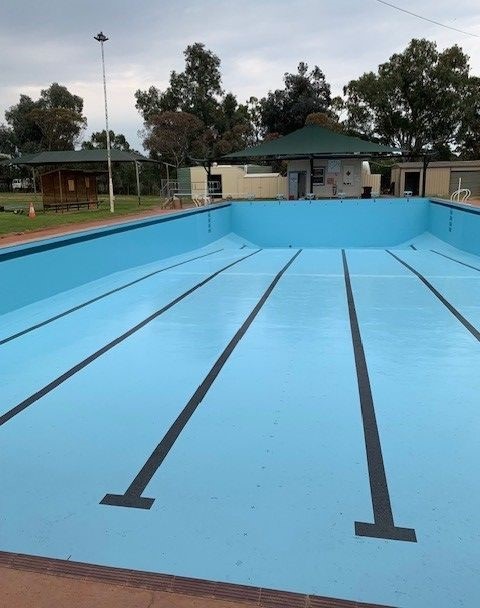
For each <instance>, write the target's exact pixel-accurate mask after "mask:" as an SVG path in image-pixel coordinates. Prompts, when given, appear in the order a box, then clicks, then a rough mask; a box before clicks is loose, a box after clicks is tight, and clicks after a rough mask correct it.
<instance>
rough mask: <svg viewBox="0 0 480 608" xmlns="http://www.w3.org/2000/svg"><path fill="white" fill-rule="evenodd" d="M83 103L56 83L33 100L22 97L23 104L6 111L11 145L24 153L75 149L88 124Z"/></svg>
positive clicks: (79, 98) (20, 102) (19, 103)
mask: <svg viewBox="0 0 480 608" xmlns="http://www.w3.org/2000/svg"><path fill="white" fill-rule="evenodd" d="M82 112H83V100H82V98H81V97H78V95H73V94H72V93H70V92H69V91H68V89H67V88H66V87H64V86H62V85H59V84H58V83H56V82H54V83H53V84H52V85H50V87H49V88H48V89H43V90H42V91H41V93H40V98H39V99H38V100H37V101H33V100H32V99H31V98H30V97H29V96H28V95H20V100H19V102H18V103H17V104H16V105H14V106H12V107H11V108H9V109H8V110H7V111H6V112H5V119H6V122H7V125H8V127H4V129H5V128H6V129H10V131H9V133H10V135H9V137H10V139H11V145H12V146H14V147H15V149H16V150H18V151H20V152H39V151H41V150H52V149H59V150H72V149H73V148H74V145H75V143H76V142H77V141H78V139H79V137H80V134H81V132H82V130H83V129H84V128H85V126H86V124H87V121H86V118H85V117H84V116H83V113H82Z"/></svg>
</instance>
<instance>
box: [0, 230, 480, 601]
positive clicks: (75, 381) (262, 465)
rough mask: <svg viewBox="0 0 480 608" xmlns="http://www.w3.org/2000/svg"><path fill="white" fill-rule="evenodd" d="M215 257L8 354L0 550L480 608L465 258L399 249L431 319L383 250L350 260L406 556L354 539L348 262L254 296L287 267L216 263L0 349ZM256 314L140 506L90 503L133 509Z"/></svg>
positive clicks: (309, 255)
mask: <svg viewBox="0 0 480 608" xmlns="http://www.w3.org/2000/svg"><path fill="white" fill-rule="evenodd" d="M423 238H424V241H422V242H423V244H425V243H427V244H428V245H430V244H431V243H430V241H428V237H423ZM425 239H426V240H425ZM422 242H420V243H419V244H420V245H421V244H422ZM223 245H224V244H223ZM435 246H436V248H437V250H439V249H438V247H441V246H442V245H441V244H439V242H438V241H437V242H436V243H435ZM219 248H220V249H221V250H220V251H217V252H216V253H213V254H211V255H208V256H206V257H202V258H199V259H196V260H193V261H190V262H187V263H185V264H183V265H180V266H177V267H175V268H172V269H170V270H167V271H165V272H162V273H159V274H157V275H154V276H152V277H150V278H148V279H145V280H142V281H139V282H137V283H135V284H134V285H132V286H130V287H128V288H126V289H122V290H120V291H117V292H115V293H113V294H111V295H109V296H108V297H105V298H102V299H99V300H97V301H96V302H94V303H92V304H89V305H87V306H84V307H82V308H80V309H78V310H76V311H74V312H72V313H70V314H67V315H65V316H63V317H61V318H59V319H57V320H55V321H52V322H50V323H47V324H45V325H42V326H41V327H39V328H37V329H35V330H33V331H29V332H27V333H24V334H23V335H20V336H19V337H17V338H15V339H12V340H10V341H7V342H4V343H3V344H2V345H1V346H0V348H1V362H2V363H1V366H0V385H1V387H2V390H1V395H2V399H1V410H0V416H2V418H1V419H0V420H1V422H2V426H1V428H0V436H1V439H0V445H1V450H0V454H1V470H0V475H1V482H0V483H1V488H2V493H1V501H0V549H1V550H5V551H14V552H21V553H29V554H35V555H42V556H49V557H57V558H65V559H66V558H69V559H72V560H78V561H86V562H92V563H99V564H107V565H113V566H122V567H128V568H135V569H143V570H152V571H160V572H165V573H172V574H177V575H184V576H191V577H199V578H206V579H213V580H222V581H230V582H234V583H242V584H251V585H256V586H263V587H273V588H278V589H283V590H291V591H299V592H304V593H316V594H319V595H326V596H332V597H340V598H344V599H352V600H359V601H365V602H367V601H368V602H375V603H382V604H387V605H392V606H398V607H405V608H407V607H408V608H427V607H428V608H429V607H432V608H433V607H435V608H443V607H445V608H447V607H448V608H451V607H453V606H464V607H469V608H474V607H477V606H478V605H479V604H480V576H479V575H480V567H479V563H480V543H479V540H480V539H479V524H478V514H479V512H480V493H479V491H478V475H479V474H478V469H479V461H480V458H479V457H480V445H479V441H478V437H479V430H480V408H479V394H480V373H479V370H480V343H479V341H478V337H475V335H474V334H473V333H472V328H473V330H474V331H475V328H480V304H479V303H480V259H478V258H476V257H475V256H473V255H469V254H466V253H464V252H461V251H456V250H453V249H452V248H451V247H446V246H445V245H443V250H442V251H443V253H445V254H446V255H449V256H451V257H454V258H455V259H457V260H458V261H461V262H464V263H465V264H469V265H471V266H475V267H477V268H478V269H479V270H476V269H474V268H471V267H468V266H464V265H461V264H460V263H458V262H455V261H453V260H450V259H447V258H445V257H442V256H440V255H439V254H438V253H433V252H432V251H430V250H429V249H420V248H417V250H413V249H412V248H402V249H397V250H392V252H393V253H394V254H395V255H397V256H398V257H399V258H401V259H402V260H404V261H405V262H406V263H407V264H409V265H410V266H411V267H412V268H414V269H415V270H416V271H417V272H419V273H420V274H421V275H422V276H423V277H424V278H425V279H426V280H427V281H428V282H429V284H430V285H431V286H432V287H433V288H434V289H435V290H437V293H439V294H441V296H442V297H443V298H444V300H445V301H441V299H439V297H438V296H437V295H435V293H434V292H433V291H432V290H431V289H430V288H429V287H427V285H426V284H425V283H424V282H422V280H421V279H420V278H419V277H418V276H416V275H415V274H414V273H413V272H412V271H411V270H410V269H408V268H407V267H405V266H404V265H403V264H401V263H400V262H399V261H398V260H397V259H395V258H394V257H392V255H390V254H389V253H387V252H386V251H383V250H347V251H346V252H345V260H346V264H347V269H348V271H349V276H350V281H351V291H352V295H353V304H354V307H355V312H356V316H357V319H358V327H359V331H360V335H361V340H362V343H363V350H364V355H365V362H366V366H367V369H368V376H369V380H370V386H371V397H372V403H373V407H374V411H375V414H376V423H377V428H378V437H379V439H380V443H381V454H382V457H383V461H384V468H385V474H386V481H387V484H388V493H389V498H390V500H391V508H392V513H393V518H394V523H395V526H396V527H402V528H408V529H412V530H414V531H415V535H416V540H417V542H407V541H404V540H392V539H385V538H378V537H365V536H360V535H356V534H355V522H373V517H374V512H373V507H372V498H371V492H370V484H369V480H370V476H369V469H368V466H367V457H366V443H365V438H364V426H363V424H362V408H361V402H360V398H359V386H358V381H357V369H356V360H355V353H356V355H358V344H357V345H356V347H357V350H356V351H355V350H354V347H353V343H352V326H351V315H349V302H348V299H347V290H346V282H345V274H344V271H345V267H344V264H343V259H342V252H341V251H340V250H334V249H330V250H311V249H306V250H303V251H302V252H301V253H300V254H299V255H298V256H297V257H296V258H295V259H294V260H293V262H291V264H290V266H289V267H288V268H287V269H286V270H285V272H284V273H283V275H282V276H280V278H279V279H278V282H277V283H276V284H275V285H274V286H273V289H272V290H271V292H268V291H267V290H268V289H269V287H271V284H272V281H273V280H274V279H275V277H276V275H277V273H279V272H280V271H281V270H282V268H284V267H285V265H286V264H287V263H288V262H289V261H290V260H292V258H293V256H294V255H295V254H296V253H297V251H298V250H297V249H283V250H282V249H272V250H262V251H259V252H257V253H255V252H256V251H257V250H256V249H254V248H250V247H247V248H244V249H241V248H240V246H239V245H235V246H233V245H232V244H231V245H230V246H229V247H224V248H223V249H222V243H220V246H219V245H218V244H215V243H214V244H212V245H210V246H209V247H207V248H205V249H203V250H199V251H197V252H191V253H189V254H185V255H183V256H178V257H176V258H172V259H169V260H163V261H159V262H158V263H155V264H150V265H148V266H146V267H143V268H135V269H131V270H129V271H125V272H123V273H118V274H116V275H112V276H110V277H105V278H104V279H102V280H100V281H96V282H95V283H91V284H89V285H85V286H83V287H81V288H77V289H75V290H72V291H70V292H67V293H62V294H59V295H57V296H55V297H53V298H50V299H49V300H45V301H43V302H39V303H36V304H33V305H30V306H28V307H25V308H23V309H20V310H18V311H16V312H14V313H9V314H8V315H5V316H4V317H3V318H2V323H1V326H0V327H1V332H2V334H1V335H0V340H1V339H5V338H7V337H9V336H12V335H14V334H16V333H18V332H22V331H23V330H25V329H26V328H29V327H31V326H32V325H35V324H38V323H42V322H44V321H45V320H47V319H49V318H50V317H53V316H55V315H57V314H60V313H62V312H63V311H66V310H68V309H70V308H72V307H75V306H78V305H79V304H81V303H82V302H85V301H87V300H89V299H91V298H95V297H97V296H99V295H100V294H102V293H105V292H106V291H109V290H111V289H116V288H118V287H120V286H122V285H124V284H125V283H128V282H130V281H133V280H136V279H138V278H140V277H142V276H144V275H145V274H148V273H150V272H153V271H155V270H157V269H160V268H163V267H166V266H168V265H171V264H174V263H177V262H181V261H185V260H187V259H190V258H192V257H195V256H198V255H202V254H204V253H208V252H210V251H216V250H217V249H219ZM251 254H253V255H251ZM244 256H250V257H247V258H245V259H243V260H242V261H240V262H238V263H237V264H235V265H233V266H231V267H230V268H227V269H226V270H225V271H223V272H221V273H219V274H218V275H217V276H215V277H214V278H212V279H211V280H209V281H208V282H206V283H205V284H204V285H203V286H201V287H199V288H198V289H196V290H194V291H192V292H191V293H190V294H189V295H187V296H185V297H184V298H183V299H180V301H178V303H176V304H174V305H173V306H171V307H170V308H169V309H168V310H166V311H165V312H164V313H163V314H161V315H159V316H157V317H156V318H154V319H153V320H151V321H150V322H149V323H147V324H145V325H144V326H143V327H141V328H140V329H138V331H135V332H134V333H132V334H131V335H129V336H128V337H126V338H125V339H123V340H122V341H119V342H118V343H117V344H115V345H113V346H112V345H111V344H110V348H109V349H108V350H106V351H105V352H103V353H100V354H98V351H99V349H101V348H102V347H104V346H105V345H107V344H109V343H111V342H112V341H114V340H115V339H116V338H118V337H119V336H121V335H122V334H124V333H125V332H127V331H128V330H130V329H131V328H132V327H134V326H136V325H137V324H138V323H140V322H141V321H142V320H144V319H146V318H148V317H149V316H150V315H152V314H153V313H155V311H158V310H159V309H161V308H162V307H164V306H165V305H167V304H168V303H169V302H171V301H172V300H174V299H175V298H178V297H179V296H181V295H182V294H184V293H185V292H187V291H188V290H190V289H191V288H192V287H194V286H195V285H197V284H198V283H200V282H202V281H203V280H205V279H206V278H208V277H209V276H210V275H212V273H215V272H216V271H218V270H220V269H221V268H223V267H225V266H227V265H229V264H232V263H233V262H235V261H237V260H239V259H240V258H242V257H244ZM262 296H264V298H263V302H262ZM265 296H268V297H265ZM259 302H260V304H262V303H263V306H261V307H260V308H259V306H260V305H259V306H257V304H258V303H259ZM445 302H447V303H448V304H449V305H450V306H451V307H452V308H453V309H454V310H455V311H456V312H457V313H458V315H459V316H458V315H457V316H456V315H455V314H454V313H453V312H452V309H449V308H448V307H447V305H446V304H445ZM350 305H351V302H350ZM256 306H257V315H256V316H254V318H253V319H250V320H251V324H250V325H249V326H248V327H247V328H246V331H245V333H244V335H240V336H238V335H237V338H239V340H238V343H236V344H234V345H233V349H232V350H231V352H229V353H227V354H228V355H229V356H228V357H227V358H226V360H225V361H224V362H223V363H224V364H223V367H221V369H220V370H219V371H218V368H217V372H218V373H217V375H216V376H215V377H214V379H213V382H212V383H211V385H210V386H209V387H208V390H207V391H206V393H205V395H204V397H203V400H201V399H200V402H199V404H198V407H197V409H196V410H195V411H194V413H193V415H192V417H191V418H190V419H189V420H188V421H187V422H186V425H185V427H184V428H183V430H181V432H180V434H179V436H178V438H177V439H176V441H175V442H174V443H173V446H172V447H171V449H170V450H169V451H168V453H167V454H166V456H165V458H164V460H163V462H162V463H161V464H160V466H159V468H158V470H156V471H154V473H153V476H152V478H151V481H150V482H149V483H148V485H147V487H146V489H145V491H144V492H143V493H142V496H143V497H148V498H152V499H154V502H153V504H152V505H151V508H150V509H140V508H133V507H120V506H112V505H109V504H100V501H101V500H102V499H103V498H104V496H105V495H106V494H108V493H112V494H117V495H122V494H124V493H125V492H126V490H127V488H128V486H129V485H130V484H131V483H132V481H133V480H134V478H135V476H136V475H137V473H138V472H139V471H140V469H141V468H142V467H143V465H144V464H145V462H146V461H147V459H148V458H149V456H150V455H151V453H152V451H153V450H154V449H155V447H156V446H157V445H158V444H159V443H160V442H161V441H162V439H163V438H164V436H165V434H166V433H167V431H168V429H169V428H170V427H171V425H172V424H173V423H174V421H175V419H176V418H177V416H178V415H179V413H180V412H181V411H182V409H183V408H184V407H185V406H186V405H187V403H189V401H191V398H192V395H195V394H196V392H197V396H198V390H197V389H198V388H199V387H202V386H204V382H205V380H206V379H208V378H209V377H210V380H211V379H212V371H211V370H212V369H213V370H214V371H215V362H216V361H217V359H218V358H219V356H220V355H221V353H222V351H224V349H225V348H226V347H227V345H228V343H229V341H230V340H231V339H232V338H233V337H234V336H235V334H236V332H238V330H239V328H240V327H241V326H242V324H243V323H244V322H245V321H246V320H247V319H248V317H249V315H250V314H251V313H252V311H254V310H255V307H256ZM350 313H351V307H350ZM459 319H463V320H464V321H467V323H469V324H470V329H468V327H467V326H466V325H465V323H463V322H462V321H461V320H459ZM93 353H97V354H96V355H95V357H96V358H93V360H91V362H88V359H87V358H88V357H90V356H91V355H92V354H93ZM85 361H87V362H86V363H85ZM82 362H83V363H82ZM357 362H358V361H357ZM79 364H80V365H79ZM75 366H77V367H78V369H77V368H75ZM72 368H73V371H70V372H68V370H72ZM66 372H68V373H67V374H66V375H65V373H66ZM209 373H210V376H209ZM62 375H64V376H63V377H62ZM67 376H68V377H67ZM56 379H58V380H57V382H54V381H55V380H56ZM52 382H53V384H51V383H52ZM202 383H203V384H202ZM364 388H365V387H364ZM22 404H23V405H22ZM16 406H19V407H17V409H15V408H16ZM367 426H368V425H367ZM366 432H367V435H368V436H369V439H370V440H371V438H372V437H371V433H372V428H371V425H370V426H369V427H368V428H367V431H366ZM370 447H371V445H370ZM377 464H378V463H377ZM370 475H372V476H373V478H375V479H378V471H370Z"/></svg>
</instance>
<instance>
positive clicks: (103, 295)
mask: <svg viewBox="0 0 480 608" xmlns="http://www.w3.org/2000/svg"><path fill="white" fill-rule="evenodd" d="M219 251H223V248H222V249H216V250H215V251H210V252H209V253H204V254H203V255H197V256H196V257H194V258H189V259H188V260H184V261H183V262H178V263H177V264H172V265H171V266H167V267H165V268H160V270H155V271H154V272H150V273H148V274H145V275H143V276H142V277H140V278H138V279H135V280H134V281H130V283H125V285H121V286H120V287H116V288H115V289H111V290H110V291H107V292H105V293H102V294H101V295H99V296H96V297H95V298H92V299H91V300H87V301H86V302H82V304H78V305H77V306H74V307H73V308H69V309H68V310H65V311H64V312H61V313H59V314H58V315H55V316H54V317H50V318H49V319H46V320H45V321H41V322H40V323H37V324H36V325H32V326H31V327H27V328H26V329H22V331H19V332H17V333H16V334H12V335H11V336H8V337H7V338H3V339H2V340H0V346H1V345H2V344H6V343H7V342H10V341H11V340H15V339H16V338H20V336H24V335H25V334H28V333H30V332H31V331H34V330H35V329H39V328H40V327H43V326H44V325H48V324H49V323H53V321H57V320H58V319H61V318H62V317H65V316H67V315H69V314H71V313H72V312H76V311H77V310H80V309H81V308H84V307H85V306H89V305H90V304H93V303H94V302H98V301H99V300H102V299H103V298H106V297H107V296H111V295H112V294H113V293H116V292H117V291H122V289H127V287H131V286H132V285H135V284H136V283H140V281H145V279H149V278H150V277H153V276H154V275H156V274H159V273H160V272H165V271H166V270H170V269H171V268H176V267H177V266H182V265H183V264H187V263H188V262H193V261H194V260H199V259H200V258H205V257H207V256H209V255H212V254H214V253H218V252H219Z"/></svg>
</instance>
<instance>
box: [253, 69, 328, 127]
mask: <svg viewBox="0 0 480 608" xmlns="http://www.w3.org/2000/svg"><path fill="white" fill-rule="evenodd" d="M284 83H285V87H284V88H283V89H277V90H276V91H270V92H269V93H268V95H267V96H266V97H264V98H263V99H262V100H261V101H260V114H261V120H262V125H263V128H264V130H265V131H266V132H270V133H280V134H281V135H287V134H288V133H291V132H292V131H295V130H296V129H300V128H301V127H303V126H304V124H305V119H306V118H307V116H308V115H309V114H312V113H315V112H322V113H327V112H328V111H329V107H330V103H331V95H330V85H329V84H328V82H327V81H326V79H325V75H324V73H323V72H322V70H321V69H320V68H319V67H318V66H315V67H314V68H313V69H312V70H311V71H310V72H309V71H308V65H307V64H306V63H305V62H303V61H302V62H300V63H299V64H298V70H297V73H296V74H289V73H286V74H285V76H284Z"/></svg>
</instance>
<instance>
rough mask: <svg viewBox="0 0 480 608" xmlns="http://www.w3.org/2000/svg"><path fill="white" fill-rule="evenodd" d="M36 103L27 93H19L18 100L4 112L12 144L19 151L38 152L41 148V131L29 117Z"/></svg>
mask: <svg viewBox="0 0 480 608" xmlns="http://www.w3.org/2000/svg"><path fill="white" fill-rule="evenodd" d="M36 108H37V103H36V102H35V101H33V99H31V97H29V96H28V95H23V94H21V95H20V100H19V102H18V103H17V104H16V105H14V106H11V107H10V108H9V109H8V110H7V111H6V112H5V119H6V121H7V125H8V127H9V128H10V131H11V136H12V141H13V145H14V147H15V149H16V150H18V151H19V152H27V153H28V152H39V151H40V150H41V149H42V132H41V130H40V128H39V126H38V125H37V124H36V123H35V121H34V120H33V119H32V117H31V113H32V112H33V110H35V109H36Z"/></svg>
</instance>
